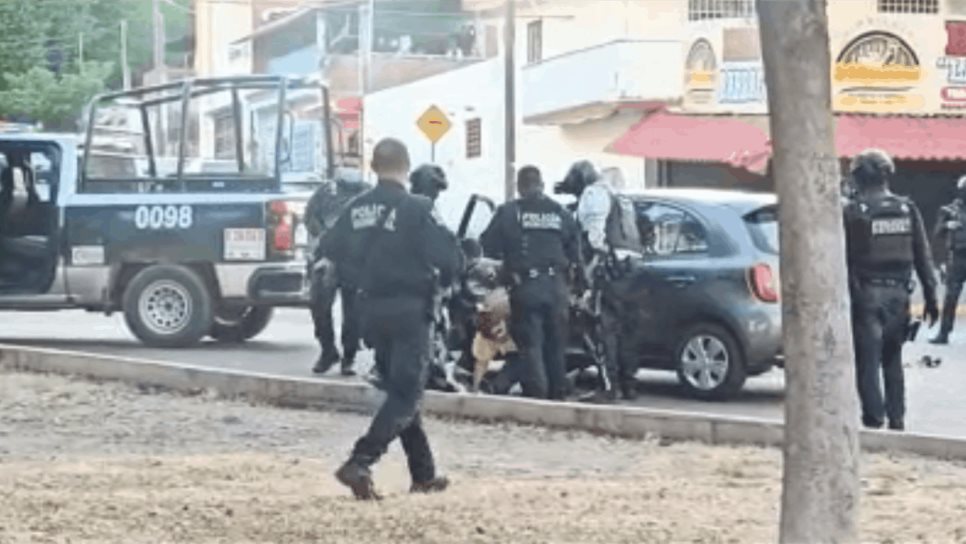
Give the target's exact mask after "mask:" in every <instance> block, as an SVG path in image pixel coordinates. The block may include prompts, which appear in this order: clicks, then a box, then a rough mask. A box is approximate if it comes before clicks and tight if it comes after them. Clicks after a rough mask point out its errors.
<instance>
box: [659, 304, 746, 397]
mask: <svg viewBox="0 0 966 544" xmlns="http://www.w3.org/2000/svg"><path fill="white" fill-rule="evenodd" d="M674 362H675V366H676V368H677V373H678V380H679V381H680V382H681V385H682V386H684V388H685V389H686V390H687V392H688V393H689V394H690V395H691V396H693V397H696V398H699V399H702V400H725V399H728V398H730V397H732V396H734V395H735V394H737V393H738V392H739V391H741V388H742V386H743V385H744V384H745V378H746V377H747V374H746V371H745V362H744V358H743V356H742V353H741V349H740V348H739V346H738V342H737V341H736V340H735V338H734V336H733V335H732V334H731V333H730V332H728V331H727V330H726V329H724V328H723V327H720V326H718V325H714V324H711V323H706V324H700V325H696V326H694V327H691V328H690V329H688V330H687V331H685V333H684V334H683V335H681V338H680V339H679V340H678V343H677V347H676V348H675V350H674Z"/></svg>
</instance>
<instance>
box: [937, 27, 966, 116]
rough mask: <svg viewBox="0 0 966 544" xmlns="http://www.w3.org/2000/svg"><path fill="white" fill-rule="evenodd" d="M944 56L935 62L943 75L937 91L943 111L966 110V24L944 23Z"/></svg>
mask: <svg viewBox="0 0 966 544" xmlns="http://www.w3.org/2000/svg"><path fill="white" fill-rule="evenodd" d="M945 52H946V56H945V57H940V58H939V60H938V61H936V67H937V68H939V69H940V70H941V72H942V73H943V74H944V75H945V82H944V83H943V86H942V88H941V89H940V91H939V98H940V107H941V108H942V109H944V110H966V22H960V21H947V22H946V49H945Z"/></svg>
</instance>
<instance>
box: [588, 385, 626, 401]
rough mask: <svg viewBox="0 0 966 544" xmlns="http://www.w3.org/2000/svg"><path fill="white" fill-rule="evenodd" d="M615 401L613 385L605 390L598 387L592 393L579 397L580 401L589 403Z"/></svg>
mask: <svg viewBox="0 0 966 544" xmlns="http://www.w3.org/2000/svg"><path fill="white" fill-rule="evenodd" d="M617 401H618V398H617V389H615V388H613V387H611V388H610V389H607V390H603V389H598V390H596V391H594V392H593V393H589V394H586V395H584V396H582V397H580V402H589V403H591V404H613V403H615V402H617Z"/></svg>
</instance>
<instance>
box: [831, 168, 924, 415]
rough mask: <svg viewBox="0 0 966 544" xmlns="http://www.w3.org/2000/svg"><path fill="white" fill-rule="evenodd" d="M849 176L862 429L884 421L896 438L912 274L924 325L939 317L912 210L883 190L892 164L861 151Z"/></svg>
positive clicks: (902, 394)
mask: <svg viewBox="0 0 966 544" xmlns="http://www.w3.org/2000/svg"><path fill="white" fill-rule="evenodd" d="M850 171H851V174H852V177H853V179H854V180H855V189H856V195H855V197H854V198H853V199H852V200H850V201H849V203H848V204H847V205H846V206H845V228H846V248H847V252H848V253H847V261H848V268H849V290H850V292H851V297H852V328H853V333H854V343H855V354H856V377H857V380H858V389H859V398H860V400H861V403H862V423H863V425H865V426H866V427H869V428H880V427H882V425H883V423H885V421H884V420H885V418H886V417H888V419H889V428H890V429H893V430H897V431H901V430H904V428H905V424H904V417H905V411H906V406H905V378H904V376H903V370H902V344H903V343H905V342H906V340H907V338H908V333H909V325H910V315H909V314H910V309H909V306H910V303H909V295H910V293H911V291H912V289H911V286H912V271H913V269H915V271H916V275H917V276H918V278H919V282H920V283H921V284H922V291H923V295H924V296H925V301H926V315H927V316H928V318H929V320H930V325H932V324H934V323H935V322H936V319H938V317H939V309H938V305H937V302H936V280H935V278H934V276H933V269H932V257H931V252H930V249H929V241H928V239H927V238H926V230H925V228H924V227H923V224H922V217H921V215H920V214H919V210H918V208H917V207H916V205H915V204H914V203H913V202H912V201H911V200H909V199H907V198H904V197H900V196H897V195H895V194H893V193H892V192H891V191H889V177H890V176H891V175H892V174H894V173H895V165H894V164H893V162H892V158H891V157H889V155H888V154H887V153H885V152H884V151H881V150H878V149H868V150H866V151H863V152H862V153H860V154H859V155H858V156H856V157H855V159H853V161H852V165H851V169H850ZM880 376H881V377H882V378H884V380H885V402H883V398H882V396H883V395H882V387H881V386H880V383H881V379H880Z"/></svg>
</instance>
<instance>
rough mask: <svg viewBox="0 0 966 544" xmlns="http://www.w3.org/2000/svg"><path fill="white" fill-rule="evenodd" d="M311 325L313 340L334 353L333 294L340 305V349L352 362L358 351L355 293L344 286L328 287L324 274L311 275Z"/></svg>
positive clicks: (330, 285)
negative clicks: (313, 330) (312, 326)
mask: <svg viewBox="0 0 966 544" xmlns="http://www.w3.org/2000/svg"><path fill="white" fill-rule="evenodd" d="M310 295H311V303H310V306H309V308H310V310H311V312H312V324H313V325H314V327H315V338H316V339H317V340H318V341H319V344H321V345H322V349H324V350H335V349H336V347H335V323H334V322H333V319H332V306H333V305H334V304H335V298H336V295H339V300H340V301H341V303H342V334H341V337H342V338H341V340H342V350H343V356H344V357H345V358H346V359H353V358H355V356H356V352H358V351H359V338H360V334H359V327H360V325H359V311H358V308H357V304H356V301H357V299H358V298H359V297H358V290H357V289H355V288H353V287H350V286H347V285H343V286H341V287H340V286H338V285H335V284H334V283H333V284H327V282H325V281H324V280H323V274H321V273H314V274H313V275H312V285H311V293H310Z"/></svg>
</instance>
